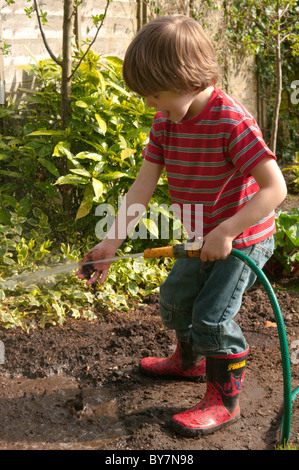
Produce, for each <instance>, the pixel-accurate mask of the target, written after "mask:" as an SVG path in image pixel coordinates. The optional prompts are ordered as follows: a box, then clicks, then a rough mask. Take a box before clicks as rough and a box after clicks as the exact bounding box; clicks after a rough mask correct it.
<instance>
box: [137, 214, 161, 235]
mask: <svg viewBox="0 0 299 470" xmlns="http://www.w3.org/2000/svg"><path fill="white" fill-rule="evenodd" d="M141 222H142V223H143V224H144V225H145V226H146V228H147V230H148V231H149V232H150V234H151V235H153V237H154V238H159V229H158V227H157V225H156V223H155V222H154V221H153V220H151V219H148V218H146V217H142V219H141Z"/></svg>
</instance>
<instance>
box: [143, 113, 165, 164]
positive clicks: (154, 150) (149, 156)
mask: <svg viewBox="0 0 299 470" xmlns="http://www.w3.org/2000/svg"><path fill="white" fill-rule="evenodd" d="M163 134H164V132H163V129H162V127H161V119H159V114H156V116H155V118H154V122H153V125H152V127H151V130H150V134H149V141H148V143H147V145H146V147H145V148H144V149H143V151H142V154H143V157H144V158H145V160H148V161H150V162H152V163H158V164H159V165H164V150H163V143H162V141H163Z"/></svg>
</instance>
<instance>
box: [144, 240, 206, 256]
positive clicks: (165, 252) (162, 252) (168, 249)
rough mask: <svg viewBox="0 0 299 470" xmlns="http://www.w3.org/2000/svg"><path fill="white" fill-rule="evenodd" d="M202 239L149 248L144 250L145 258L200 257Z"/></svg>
mask: <svg viewBox="0 0 299 470" xmlns="http://www.w3.org/2000/svg"><path fill="white" fill-rule="evenodd" d="M201 247H202V240H197V241H195V242H186V243H180V244H178V245H174V246H164V247H160V248H148V249H147V250H144V253H143V256H144V258H199V257H200V250H201Z"/></svg>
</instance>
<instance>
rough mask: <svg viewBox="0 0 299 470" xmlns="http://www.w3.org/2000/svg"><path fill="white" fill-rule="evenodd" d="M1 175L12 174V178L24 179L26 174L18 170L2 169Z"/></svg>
mask: <svg viewBox="0 0 299 470" xmlns="http://www.w3.org/2000/svg"><path fill="white" fill-rule="evenodd" d="M0 175H5V176H10V177H11V178H21V179H24V175H22V174H21V173H17V172H16V171H9V170H0Z"/></svg>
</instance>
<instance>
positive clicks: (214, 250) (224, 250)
mask: <svg viewBox="0 0 299 470" xmlns="http://www.w3.org/2000/svg"><path fill="white" fill-rule="evenodd" d="M232 242H233V240H232V239H231V238H230V237H228V236H227V235H226V234H225V233H224V232H223V231H222V229H221V226H220V225H219V226H218V227H216V228H215V229H214V230H212V231H211V232H210V233H208V235H206V236H205V237H204V238H203V243H204V244H203V247H202V249H201V256H200V259H201V261H203V262H206V261H216V260H217V259H225V258H227V257H228V256H229V255H230V253H231V251H232Z"/></svg>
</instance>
